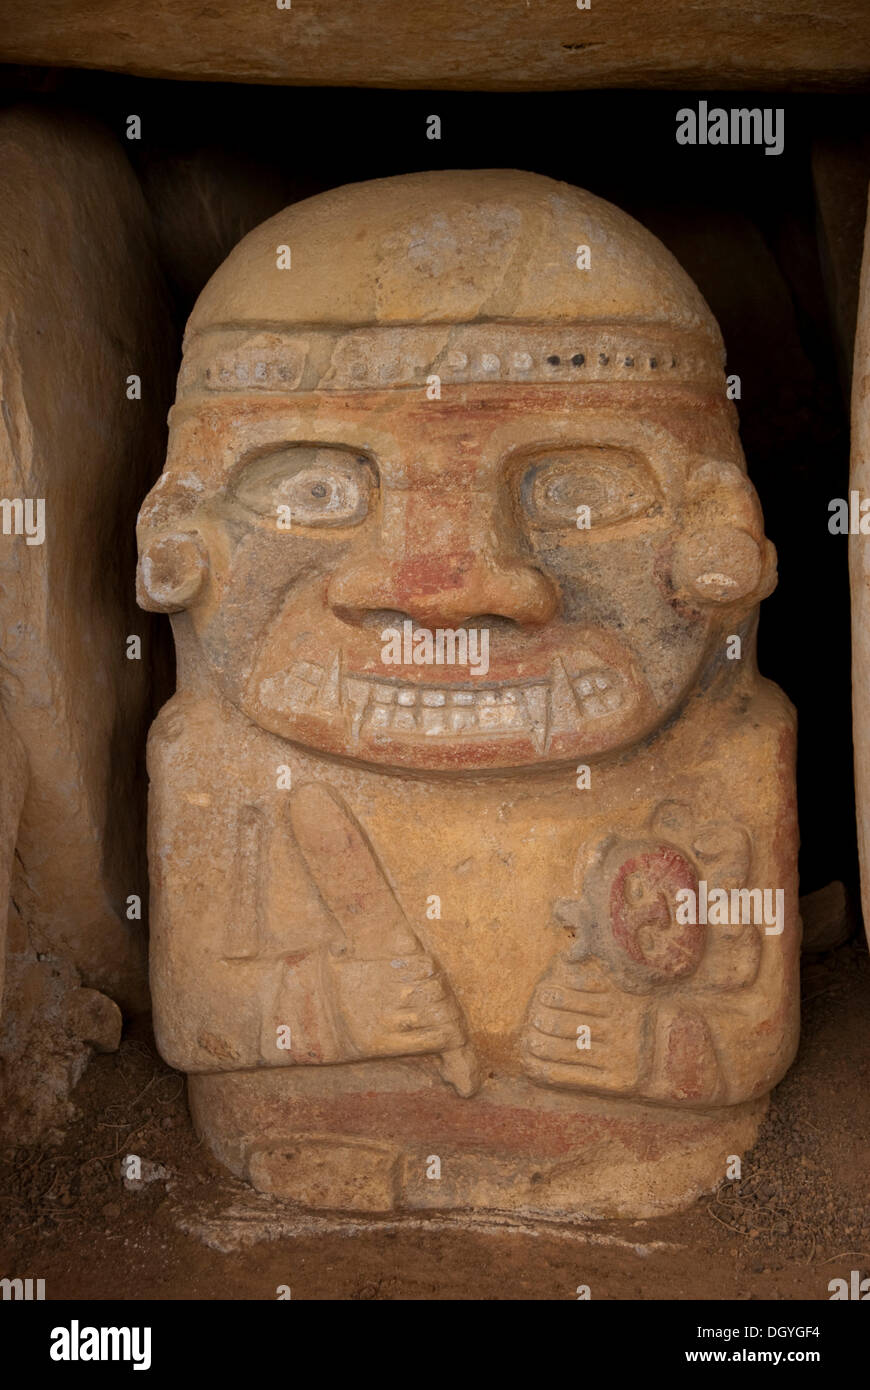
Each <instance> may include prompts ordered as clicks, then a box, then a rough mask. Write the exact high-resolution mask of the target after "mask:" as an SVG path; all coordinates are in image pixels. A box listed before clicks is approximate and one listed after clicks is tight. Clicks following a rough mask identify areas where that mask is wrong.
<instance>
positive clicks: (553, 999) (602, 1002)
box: [537, 985, 615, 1018]
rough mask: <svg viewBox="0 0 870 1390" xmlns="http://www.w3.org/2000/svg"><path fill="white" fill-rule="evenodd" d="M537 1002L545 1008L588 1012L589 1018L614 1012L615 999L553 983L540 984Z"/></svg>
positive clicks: (566, 1011)
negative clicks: (564, 987) (562, 987)
mask: <svg viewBox="0 0 870 1390" xmlns="http://www.w3.org/2000/svg"><path fill="white" fill-rule="evenodd" d="M537 1002H538V1003H539V1004H540V1005H542V1006H543V1007H544V1008H547V1009H559V1010H560V1011H563V1012H565V1013H572V1014H588V1015H589V1017H590V1018H610V1016H611V1014H612V1013H613V1012H614V1008H615V1001H614V1000H613V999H612V998H608V997H606V996H602V995H601V994H592V993H589V992H588V991H586V990H579V989H560V988H558V987H557V986H553V985H541V987H540V989H539V990H538V997H537Z"/></svg>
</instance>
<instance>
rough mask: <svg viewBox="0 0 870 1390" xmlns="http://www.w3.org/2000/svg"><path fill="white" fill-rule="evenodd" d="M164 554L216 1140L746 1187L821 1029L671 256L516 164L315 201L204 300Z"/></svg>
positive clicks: (387, 1191)
mask: <svg viewBox="0 0 870 1390" xmlns="http://www.w3.org/2000/svg"><path fill="white" fill-rule="evenodd" d="M139 546H140V563H139V592H140V601H141V602H142V603H143V604H144V606H146V607H148V608H150V609H154V610H158V611H161V610H162V611H165V612H169V613H172V614H173V626H174V631H175V639H176V646H177V650H178V655H179V688H178V693H177V694H176V696H175V697H174V698H173V699H172V700H171V701H170V703H169V704H168V705H167V706H165V707H164V709H163V711H162V712H161V714H160V716H159V717H158V719H157V721H156V723H155V725H154V727H153V729H152V733H151V737H150V743H149V771H150V776H151V807H150V831H149V857H150V872H151V883H152V913H153V916H152V933H153V934H152V955H151V978H152V991H153V996H154V1006H155V1024H156V1033H157V1038H158V1044H159V1046H160V1048H161V1050H162V1052H163V1054H164V1056H165V1057H166V1059H167V1060H168V1061H170V1062H171V1063H172V1064H173V1065H174V1066H177V1067H179V1068H181V1069H182V1070H184V1071H187V1072H188V1073H190V1076H191V1100H192V1105H193V1109H194V1115H195V1118H196V1122H197V1124H198V1126H199V1128H200V1130H201V1132H202V1133H203V1134H204V1135H205V1136H206V1138H207V1139H208V1142H209V1143H210V1144H211V1146H212V1147H213V1149H214V1150H215V1152H216V1153H217V1154H218V1155H219V1156H220V1157H221V1158H222V1159H223V1161H224V1162H226V1163H227V1164H228V1165H229V1166H230V1167H231V1168H232V1169H233V1170H234V1171H235V1172H237V1173H239V1174H241V1175H243V1176H245V1177H247V1178H248V1179H249V1180H250V1181H252V1182H253V1183H255V1184H256V1185H257V1186H258V1187H261V1188H262V1189H264V1190H267V1191H273V1192H280V1193H281V1194H282V1195H285V1196H292V1197H295V1198H296V1199H297V1200H299V1201H301V1202H303V1203H305V1204H307V1205H311V1206H314V1207H330V1206H332V1207H345V1208H354V1207H356V1208H359V1209H364V1210H388V1209H391V1208H399V1209H401V1208H402V1207H420V1206H466V1205H470V1206H476V1207H481V1206H482V1207H494V1208H514V1209H517V1208H519V1209H525V1210H549V1211H570V1212H585V1213H588V1214H604V1215H607V1214H620V1215H631V1214H635V1215H642V1214H649V1213H651V1212H655V1211H662V1210H668V1209H673V1208H675V1207H678V1206H680V1205H683V1204H685V1203H687V1202H689V1201H691V1200H692V1199H693V1198H694V1197H695V1196H696V1195H697V1194H698V1193H699V1192H700V1191H702V1190H704V1189H705V1188H710V1187H712V1186H713V1185H714V1184H715V1183H716V1182H718V1181H719V1180H721V1179H722V1178H724V1177H725V1175H726V1166H727V1163H728V1160H729V1156H733V1155H739V1154H740V1153H742V1152H743V1151H744V1150H745V1149H746V1148H747V1147H749V1146H750V1145H751V1143H752V1141H753V1137H754V1134H755V1131H756V1128H757V1124H758V1121H759V1118H760V1115H761V1114H762V1113H763V1109H764V1104H765V1098H766V1096H767V1093H768V1092H769V1091H770V1089H771V1087H772V1086H773V1085H774V1084H775V1083H776V1081H777V1080H778V1079H779V1078H780V1077H781V1076H782V1074H783V1072H784V1071H785V1069H786V1068H787V1066H788V1065H789V1062H790V1060H791V1058H792V1056H793V1053H794V1049H795V1046H796V1042H797V1029H798V994H797V982H796V967H797V955H798V945H799V940H798V938H799V924H798V916H797V882H796V853H797V826H796V814H795V799H794V732H795V731H794V717H793V712H792V710H791V707H790V705H789V704H788V701H787V700H786V699H785V697H784V696H783V695H782V693H781V692H780V691H779V690H778V688H776V687H775V686H773V685H772V684H770V683H769V682H768V681H765V680H763V679H762V678H761V677H760V676H759V674H758V671H757V668H756V663H755V631H756V623H757V606H758V603H759V600H760V599H761V598H763V597H764V596H765V595H766V594H768V593H769V592H770V591H771V589H772V587H773V585H774V583H775V577H776V576H775V555H774V552H773V547H772V546H771V545H770V543H769V542H767V541H766V540H765V537H764V533H763V525H762V518H761V515H760V509H759V506H758V502H757V499H756V497H755V493H754V490H753V488H752V486H751V484H750V483H749V481H748V479H747V476H746V469H745V463H744V460H743V456H742V452H741V449H740V443H739V438H738V434H737V426H736V416H735V411H734V407H733V405H732V404H731V403H730V401H729V400H728V399H727V397H726V390H725V378H724V372H723V360H722V345H721V339H720V336H719V332H718V329H717V326H716V324H715V321H714V320H713V318H712V316H711V314H710V312H709V310H708V308H707V306H706V304H705V303H704V301H703V299H702V298H701V296H700V294H699V293H698V291H697V290H696V288H695V286H694V285H693V284H692V282H691V281H690V280H689V278H688V277H687V276H686V275H685V274H684V273H683V272H682V271H681V270H680V268H679V266H678V265H677V263H676V262H675V261H674V260H673V258H672V257H671V256H670V255H669V254H668V253H667V252H666V251H665V250H664V248H663V247H662V246H661V245H660V243H658V242H657V241H656V240H655V238H654V237H652V236H651V235H650V234H649V233H648V232H646V231H645V230H644V229H643V228H642V227H640V226H639V225H638V224H637V223H636V222H633V221H632V220H631V219H630V218H629V217H627V216H626V215H625V214H623V213H621V212H620V211H619V210H618V209H616V208H614V207H612V206H610V205H609V204H607V203H604V202H602V201H601V200H600V199H598V198H595V197H593V196H592V195H590V194H588V193H584V192H583V191H581V190H579V189H575V188H572V187H569V186H567V185H565V184H558V183H554V182H552V181H551V180H548V179H545V178H542V177H540V176H537V175H531V174H521V173H512V172H505V171H483V172H464V173H446V174H419V175H411V176H404V177H400V178H395V179H387V180H381V181H375V182H372V183H368V184H358V185H353V186H351V187H347V188H340V189H336V190H333V191H331V192H329V193H326V194H322V195H320V196H318V197H316V198H312V199H309V200H307V201H305V202H303V203H300V204H297V205H295V206H293V207H291V208H289V209H288V210H286V211H285V212H283V213H280V214H279V215H278V216H277V217H275V218H272V219H271V220H270V221H268V222H266V223H264V224H263V225H262V226H261V227H259V228H257V229H256V230H255V231H254V232H252V233H251V234H250V235H249V236H248V237H246V238H245V240H244V241H243V242H242V243H241V244H240V245H239V246H238V247H237V248H236V250H235V251H234V252H233V253H232V254H231V255H230V257H229V258H228V260H227V261H226V262H225V264H224V266H223V267H222V268H221V269H220V270H219V271H218V272H217V273H216V275H215V276H214V277H213V278H212V280H211V281H210V283H209V284H208V286H207V287H206V289H205V290H204V291H203V293H202V295H201V296H200V299H199V301H198V303H197V305H196V308H195V309H194V312H193V314H192V316H191V319H190V322H189V324H188V330H187V334H186V339H185V354H184V362H183V365H182V370H181V373H180V376H179V384H178V394H177V399H176V404H175V406H174V408H173V412H172V417H171V435H170V446H169V455H168V458H167V463H166V468H165V470H164V473H163V476H162V477H161V479H160V480H159V482H158V484H157V486H156V487H155V488H154V489H153V490H152V492H151V493H150V494H149V496H148V498H147V499H146V501H145V503H144V505H143V508H142V511H141V513H140V520H139ZM436 1160H437V1162H436Z"/></svg>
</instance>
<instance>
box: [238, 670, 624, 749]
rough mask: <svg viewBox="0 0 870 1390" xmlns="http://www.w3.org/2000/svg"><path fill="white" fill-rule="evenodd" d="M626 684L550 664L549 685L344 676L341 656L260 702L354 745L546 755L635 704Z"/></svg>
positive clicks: (290, 676) (262, 690)
mask: <svg viewBox="0 0 870 1390" xmlns="http://www.w3.org/2000/svg"><path fill="white" fill-rule="evenodd" d="M629 691H630V686H629V685H628V682H627V681H626V680H625V678H624V676H623V675H622V674H621V673H620V672H619V671H616V670H614V669H613V668H612V667H609V666H606V665H596V666H584V668H583V669H575V670H573V671H572V672H569V670H568V669H566V666H565V664H564V662H563V661H562V660H561V659H559V658H557V659H556V660H554V661H553V662H552V665H551V667H550V670H549V673H548V675H547V676H546V677H545V678H543V679H542V678H541V677H534V678H529V677H525V678H522V679H517V680H501V681H486V682H484V681H482V680H475V679H474V678H471V679H469V680H464V681H461V682H460V681H452V680H451V681H450V683H449V684H447V683H446V682H443V681H442V682H440V683H439V682H432V683H431V684H429V683H425V682H422V681H420V680H414V681H408V680H402V679H401V677H384V676H381V675H372V674H370V673H367V674H360V673H345V672H344V671H343V669H342V664H341V658H340V656H339V655H336V657H335V658H334V659H333V660H332V662H331V663H330V665H329V666H324V665H318V664H317V663H315V662H311V661H300V662H297V663H296V664H294V665H293V666H292V667H291V669H290V670H289V671H287V672H278V673H276V674H275V675H272V676H269V677H268V678H266V679H265V680H263V681H262V682H261V684H260V687H259V695H260V699H261V700H262V701H263V703H264V704H265V705H266V706H267V707H268V708H269V709H272V710H280V711H281V713H282V714H283V715H284V716H285V717H286V716H288V715H289V716H291V717H292V715H294V714H299V715H307V716H309V717H311V716H315V717H318V716H319V717H321V718H328V719H329V720H330V721H331V722H337V723H342V722H343V723H344V725H345V731H346V733H347V735H348V738H349V741H350V743H351V744H352V745H356V744H359V743H360V742H361V741H366V742H367V741H372V742H375V743H377V742H378V741H379V740H383V739H386V738H389V739H390V740H391V741H392V740H415V741H418V740H420V739H421V738H423V739H427V740H430V739H431V740H432V741H433V742H438V741H441V740H452V741H458V742H464V741H470V740H473V741H474V742H476V743H479V742H480V741H481V740H482V739H483V740H488V739H499V738H511V737H512V738H514V739H516V738H517V737H526V738H528V739H529V740H530V741H531V743H532V745H533V747H534V748H535V751H536V752H538V753H546V752H547V751H548V750H549V747H550V744H551V741H552V739H553V737H554V736H555V735H557V734H562V735H565V734H572V733H574V734H583V733H585V732H586V731H587V730H588V729H589V726H590V725H592V724H595V723H596V722H597V721H599V720H604V719H608V718H610V717H612V716H614V715H616V714H618V713H620V712H621V711H623V710H624V707H625V706H626V704H627V703H628V702H629Z"/></svg>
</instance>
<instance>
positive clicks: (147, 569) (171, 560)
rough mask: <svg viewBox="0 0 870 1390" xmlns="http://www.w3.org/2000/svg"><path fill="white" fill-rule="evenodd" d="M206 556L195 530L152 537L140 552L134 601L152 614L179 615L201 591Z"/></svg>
mask: <svg viewBox="0 0 870 1390" xmlns="http://www.w3.org/2000/svg"><path fill="white" fill-rule="evenodd" d="M207 573H208V554H207V552H206V548H205V544H204V542H203V539H202V536H201V535H200V534H199V532H198V531H170V532H168V533H167V532H163V533H162V534H159V535H155V536H152V537H151V538H150V539H149V540H147V541H145V543H144V545H143V546H142V548H141V550H140V552H139V564H138V565H137V567H136V602H137V603H138V604H139V607H140V608H146V609H148V611H149V612H151V613H180V612H181V611H182V610H183V609H185V608H188V607H189V606H190V604H191V601H192V600H193V599H194V598H195V597H196V595H197V594H198V593H199V590H200V589H201V588H202V585H203V582H204V580H205V577H206V575H207Z"/></svg>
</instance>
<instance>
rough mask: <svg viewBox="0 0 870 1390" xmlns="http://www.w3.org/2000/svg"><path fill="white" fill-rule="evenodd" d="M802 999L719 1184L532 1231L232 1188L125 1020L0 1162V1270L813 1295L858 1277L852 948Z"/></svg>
mask: <svg viewBox="0 0 870 1390" xmlns="http://www.w3.org/2000/svg"><path fill="white" fill-rule="evenodd" d="M803 999H804V1002H803V1031H802V1041H801V1048H800V1053H799V1055H798V1058H797V1061H796V1063H795V1065H794V1067H793V1068H792V1070H791V1071H790V1073H789V1074H788V1076H787V1077H786V1078H785V1080H784V1081H783V1082H782V1084H781V1085H780V1086H779V1087H778V1088H777V1090H776V1091H775V1092H774V1095H773V1100H772V1104H771V1109H770V1114H769V1116H768V1119H767V1121H766V1123H765V1126H764V1129H763V1131H762V1135H761V1139H760V1141H759V1143H758V1145H757V1146H756V1148H755V1150H754V1151H753V1152H752V1154H751V1155H749V1156H748V1158H747V1160H746V1161H745V1162H744V1167H743V1177H742V1179H741V1180H740V1181H739V1182H727V1183H725V1184H723V1186H722V1188H720V1190H719V1192H718V1193H717V1194H716V1195H715V1196H712V1197H709V1198H705V1199H704V1200H702V1201H701V1202H699V1203H698V1204H697V1205H696V1206H695V1207H694V1208H692V1210H691V1211H689V1212H686V1213H684V1214H683V1215H681V1216H677V1217H669V1218H666V1219H658V1220H654V1221H633V1222H613V1223H604V1222H595V1223H588V1224H586V1225H583V1226H580V1227H577V1226H573V1227H571V1226H559V1225H554V1226H552V1227H547V1226H536V1227H534V1228H533V1229H528V1228H526V1229H521V1228H519V1227H518V1223H515V1222H513V1221H511V1222H507V1223H505V1224H504V1225H503V1226H501V1227H499V1225H498V1223H497V1221H495V1222H494V1221H484V1220H481V1221H480V1222H479V1223H476V1224H474V1225H473V1226H471V1227H469V1224H468V1222H467V1221H465V1220H463V1219H461V1218H451V1217H449V1216H448V1217H443V1216H442V1217H432V1218H428V1217H423V1218H420V1219H419V1220H414V1221H413V1222H412V1224H409V1225H403V1223H402V1222H400V1221H392V1220H386V1219H385V1220H368V1219H367V1220H365V1221H357V1220H353V1219H350V1218H343V1219H342V1218H336V1219H331V1218H329V1217H326V1216H323V1217H320V1218H306V1217H304V1216H300V1214H299V1213H298V1212H294V1211H293V1209H292V1208H290V1207H288V1206H287V1205H286V1204H281V1203H275V1202H274V1201H272V1199H269V1198H260V1197H252V1196H250V1195H249V1194H248V1191H247V1189H246V1188H245V1187H244V1185H243V1184H241V1183H237V1182H235V1181H234V1180H228V1179H227V1178H226V1176H225V1175H223V1173H222V1172H220V1171H219V1170H218V1169H217V1167H216V1166H215V1165H214V1163H213V1162H212V1160H211V1159H210V1157H209V1156H208V1154H207V1153H206V1152H205V1151H204V1149H203V1148H202V1147H201V1146H200V1145H199V1143H198V1141H197V1139H196V1136H195V1134H194V1133H193V1130H192V1128H191V1124H190V1119H189V1116H188V1112H187V1105H186V1101H185V1093H184V1081H183V1078H182V1077H181V1076H180V1075H179V1074H178V1073H176V1072H173V1071H172V1070H170V1069H169V1068H168V1067H166V1066H165V1065H164V1063H163V1062H162V1061H161V1060H160V1058H159V1057H158V1056H157V1054H156V1052H155V1049H154V1045H153V1040H152V1039H151V1037H150V1035H149V1033H148V1029H147V1025H146V1024H145V1023H144V1022H140V1023H139V1024H138V1025H134V1026H133V1027H131V1028H130V1029H129V1030H128V1033H127V1035H126V1036H125V1038H124V1041H123V1042H122V1045H121V1048H120V1050H119V1051H118V1052H117V1053H114V1054H111V1055H107V1056H100V1057H96V1058H95V1059H94V1060H93V1062H92V1063H91V1065H90V1066H89V1068H88V1069H87V1071H86V1072H85V1075H84V1077H83V1078H82V1080H81V1082H80V1083H79V1086H78V1088H77V1090H76V1093H75V1096H74V1100H75V1103H76V1106H77V1108H78V1110H79V1117H78V1119H77V1120H76V1122H75V1123H74V1124H73V1125H72V1126H71V1127H70V1128H69V1129H68V1130H67V1132H66V1133H65V1134H64V1135H62V1136H57V1137H58V1139H59V1142H58V1143H57V1144H56V1145H55V1146H54V1147H42V1148H39V1149H23V1148H19V1149H17V1150H13V1151H7V1152H5V1153H3V1154H2V1155H0V1213H2V1215H0V1222H2V1227H0V1230H2V1234H0V1275H2V1276H8V1277H22V1278H23V1277H32V1278H43V1279H45V1281H46V1298H47V1299H113V1298H115V1299H116V1298H121V1299H227V1298H230V1299H275V1298H276V1297H277V1290H278V1287H279V1286H280V1285H284V1286H287V1287H288V1288H290V1289H291V1290H292V1298H293V1299H384V1300H392V1299H427V1300H431V1299H462V1300H468V1299H575V1298H576V1297H577V1293H576V1290H577V1287H578V1285H581V1284H585V1285H588V1286H589V1289H590V1292H591V1296H592V1298H593V1299H651V1298H663V1299H690V1298H701V1299H798V1298H809V1299H828V1298H829V1297H830V1294H829V1292H828V1284H829V1281H830V1280H831V1279H833V1278H835V1277H844V1278H846V1279H847V1280H848V1279H849V1275H850V1271H852V1270H858V1271H859V1273H860V1277H861V1278H862V1279H863V1278H866V1277H867V1276H868V1274H870V1182H868V1177H870V1162H868V1153H870V1027H868V1018H870V960H868V955H867V951H866V948H865V947H864V945H863V943H862V944H858V942H857V941H856V940H853V942H852V943H851V944H848V945H846V946H842V947H840V948H839V949H838V950H836V951H833V952H830V953H829V954H827V955H824V956H821V957H817V958H815V959H810V960H805V961H804V969H803ZM129 1153H136V1154H139V1155H141V1156H142V1158H143V1160H146V1159H147V1160H148V1161H149V1162H150V1163H151V1164H152V1165H157V1168H156V1176H152V1180H151V1181H148V1182H146V1183H144V1184H143V1185H142V1186H141V1188H140V1189H139V1190H133V1191H131V1190H128V1189H126V1188H125V1186H124V1185H123V1183H122V1181H121V1176H120V1167H119V1162H120V1156H121V1155H125V1154H129ZM161 1170H165V1172H162V1171H161ZM150 1173H151V1174H153V1173H154V1169H152V1170H150ZM145 1175H146V1176H149V1169H148V1168H147V1167H146V1169H145ZM228 1212H229V1213H230V1216H228V1215H227V1213H228ZM233 1214H234V1218H235V1219H232V1217H233ZM266 1229H271V1231H272V1236H271V1238H270V1239H265V1240H264V1239H262V1238H259V1239H258V1238H257V1237H258V1236H261V1235H262V1232H263V1231H264V1230H266ZM276 1232H277V1234H275V1233H276ZM206 1242H207V1243H206ZM285 1296H286V1295H285Z"/></svg>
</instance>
